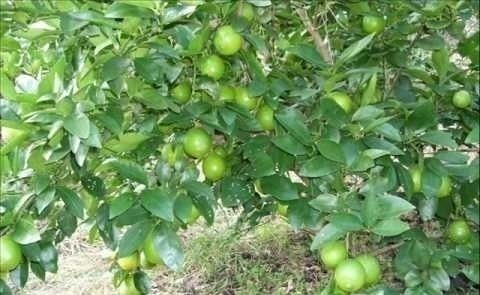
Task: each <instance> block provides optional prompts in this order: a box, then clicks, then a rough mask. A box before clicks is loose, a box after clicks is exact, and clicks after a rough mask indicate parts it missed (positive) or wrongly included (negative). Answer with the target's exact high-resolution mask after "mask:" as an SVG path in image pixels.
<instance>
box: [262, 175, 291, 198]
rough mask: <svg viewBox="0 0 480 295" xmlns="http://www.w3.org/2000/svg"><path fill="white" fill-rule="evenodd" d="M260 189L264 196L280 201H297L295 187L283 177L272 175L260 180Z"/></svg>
mask: <svg viewBox="0 0 480 295" xmlns="http://www.w3.org/2000/svg"><path fill="white" fill-rule="evenodd" d="M260 187H261V188H262V190H263V192H264V193H265V194H269V195H271V196H273V197H274V198H276V199H278V200H281V201H289V200H295V199H298V197H299V196H298V189H297V186H296V185H295V184H294V183H292V182H291V181H290V179H288V178H287V177H285V176H280V175H272V176H267V177H264V178H262V179H261V180H260Z"/></svg>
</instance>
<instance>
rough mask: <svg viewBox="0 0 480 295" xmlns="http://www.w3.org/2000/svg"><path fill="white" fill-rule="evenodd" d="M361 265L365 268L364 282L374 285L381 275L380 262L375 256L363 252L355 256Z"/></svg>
mask: <svg viewBox="0 0 480 295" xmlns="http://www.w3.org/2000/svg"><path fill="white" fill-rule="evenodd" d="M355 260H357V261H358V262H360V264H361V265H362V266H363V268H364V270H365V284H366V285H374V284H375V283H377V282H378V281H379V280H380V278H381V277H382V269H381V268H380V263H379V262H378V259H377V258H376V257H375V256H372V255H368V254H364V255H360V256H358V257H357V258H355Z"/></svg>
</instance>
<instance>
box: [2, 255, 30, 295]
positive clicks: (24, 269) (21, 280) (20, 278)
mask: <svg viewBox="0 0 480 295" xmlns="http://www.w3.org/2000/svg"><path fill="white" fill-rule="evenodd" d="M9 276H10V280H11V281H12V282H13V283H14V284H15V286H18V287H20V288H23V287H25V284H26V283H27V281H28V260H26V259H23V261H22V262H21V263H20V264H19V265H18V266H17V267H16V268H15V269H13V270H11V271H10V273H9ZM0 282H3V281H2V279H0ZM0 294H10V293H3V292H2V287H1V285H0Z"/></svg>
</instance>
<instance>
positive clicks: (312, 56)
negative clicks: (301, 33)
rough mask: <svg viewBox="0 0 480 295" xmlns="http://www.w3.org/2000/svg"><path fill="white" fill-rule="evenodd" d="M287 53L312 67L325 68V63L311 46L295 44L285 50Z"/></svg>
mask: <svg viewBox="0 0 480 295" xmlns="http://www.w3.org/2000/svg"><path fill="white" fill-rule="evenodd" d="M287 51H288V52H290V53H292V54H294V55H296V56H298V57H300V58H301V59H303V60H305V61H307V62H308V63H310V64H312V65H313V66H316V67H319V68H325V66H326V63H325V61H324V60H323V58H322V57H321V56H320V54H319V53H318V51H317V50H316V49H315V47H314V46H313V45H311V44H296V45H295V46H292V47H289V48H287Z"/></svg>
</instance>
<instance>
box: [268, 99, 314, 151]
mask: <svg viewBox="0 0 480 295" xmlns="http://www.w3.org/2000/svg"><path fill="white" fill-rule="evenodd" d="M275 118H276V119H277V120H278V121H279V122H280V124H282V126H283V127H285V129H287V130H288V131H289V132H290V135H291V136H293V137H295V138H296V139H297V140H298V141H300V142H301V143H302V144H304V145H310V144H311V143H312V137H311V136H310V132H309V131H308V128H307V126H306V125H305V124H304V123H303V122H305V118H304V116H303V115H302V114H301V113H300V112H299V111H298V110H296V109H294V108H284V109H282V110H280V111H279V112H278V113H277V114H276V115H275Z"/></svg>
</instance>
